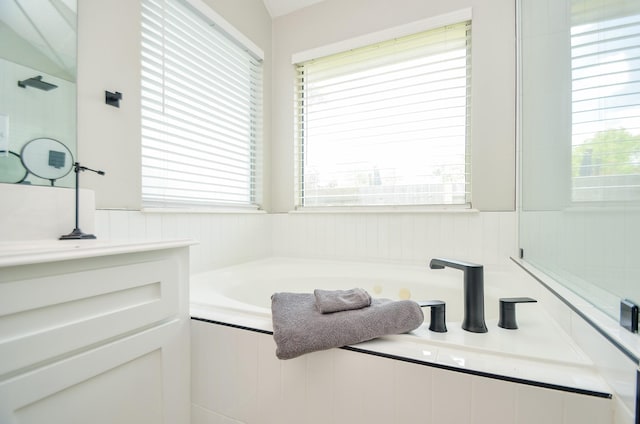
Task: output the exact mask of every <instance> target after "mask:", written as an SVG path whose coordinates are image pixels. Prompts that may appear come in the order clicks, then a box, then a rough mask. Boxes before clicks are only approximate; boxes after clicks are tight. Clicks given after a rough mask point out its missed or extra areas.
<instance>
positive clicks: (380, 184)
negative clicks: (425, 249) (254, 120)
mask: <svg viewBox="0 0 640 424" xmlns="http://www.w3.org/2000/svg"><path fill="white" fill-rule="evenodd" d="M470 66H471V22H470V21H466V22H462V23H458V24H454V25H449V26H445V27H441V28H437V29H434V30H429V31H426V32H422V33H419V34H414V35H410V36H406V37H402V38H397V39H394V40H390V41H387V42H382V43H378V44H374V45H370V46H366V47H362V48H357V49H353V50H350V51H347V52H344V53H339V54H335V55H331V56H326V57H321V58H318V59H314V60H309V61H305V62H303V63H299V64H297V65H296V68H297V81H296V94H297V97H296V102H297V103H296V107H297V114H296V128H297V135H296V138H297V143H296V145H297V148H298V151H297V156H298V163H297V188H296V191H297V206H299V207H324V206H372V205H454V204H468V203H469V202H470V200H471V199H470V187H471V182H470V131H469V128H470V104H471V103H470V92H471V68H470Z"/></svg>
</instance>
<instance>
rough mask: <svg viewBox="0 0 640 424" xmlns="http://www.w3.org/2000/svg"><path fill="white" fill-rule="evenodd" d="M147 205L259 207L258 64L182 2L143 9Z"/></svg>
mask: <svg viewBox="0 0 640 424" xmlns="http://www.w3.org/2000/svg"><path fill="white" fill-rule="evenodd" d="M142 15H143V16H142V49H141V50H142V81H141V86H142V93H141V94H142V95H141V99H142V101H141V105H142V196H143V204H144V205H145V206H148V207H156V206H162V207H173V206H177V207H182V206H220V205H231V206H234V207H237V206H243V207H259V203H260V199H261V192H260V188H259V187H260V184H259V183H260V181H261V177H260V175H259V173H260V163H259V161H260V155H261V153H260V134H261V132H262V118H261V113H262V112H261V109H262V63H261V62H260V61H258V60H257V59H255V57H254V56H253V55H251V54H250V53H249V52H248V51H247V49H245V48H243V47H241V46H240V45H239V44H238V42H237V41H235V40H232V39H230V38H229V36H228V34H227V33H223V32H221V31H220V30H219V29H218V28H217V26H216V25H215V23H212V22H210V21H209V20H208V18H206V17H204V16H203V15H201V14H200V13H199V12H196V11H195V9H193V8H191V7H190V6H189V5H188V4H187V3H183V0H143V4H142Z"/></svg>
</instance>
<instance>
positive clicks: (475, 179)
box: [271, 0, 516, 212]
mask: <svg viewBox="0 0 640 424" xmlns="http://www.w3.org/2000/svg"><path fill="white" fill-rule="evenodd" d="M468 7H471V8H472V14H473V24H472V25H473V29H472V43H473V44H472V45H473V47H472V51H473V53H472V55H473V59H472V60H473V62H472V86H473V89H472V130H471V132H472V144H473V147H472V149H473V151H472V154H473V169H472V187H473V188H472V197H473V206H474V207H475V208H477V209H480V210H485V211H507V210H515V96H516V92H515V75H516V71H515V70H516V68H515V65H516V60H515V2H514V1H513V0H450V1H446V2H444V1H438V2H436V1H424V0H394V1H390V0H348V1H345V0H326V1H324V2H321V3H318V4H315V5H313V6H311V7H308V8H306V9H302V10H300V11H298V12H294V13H292V14H289V15H285V16H283V17H280V18H277V19H275V20H274V22H273V45H274V50H273V54H274V56H273V92H274V93H277V95H276V96H273V102H272V109H273V124H272V125H273V130H272V182H271V184H272V194H273V198H272V211H274V212H285V211H289V210H292V209H293V205H294V203H293V202H294V201H293V199H294V188H293V184H294V174H293V172H294V171H293V170H294V167H293V164H294V162H293V160H294V157H293V156H294V144H293V143H294V139H293V128H294V125H293V99H294V95H293V81H294V68H293V65H292V64H291V56H292V55H293V54H295V53H298V52H301V51H305V50H309V49H312V48H316V47H320V46H324V45H327V44H332V43H336V42H339V41H343V40H348V39H351V38H355V37H358V36H362V35H364V34H367V33H371V32H378V31H382V30H385V29H388V28H392V27H395V26H400V25H403V24H408V23H412V22H415V21H419V20H423V19H425V18H429V17H433V16H438V15H442V14H445V13H449V12H453V11H457V10H460V9H464V8H468Z"/></svg>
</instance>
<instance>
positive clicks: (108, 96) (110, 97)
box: [104, 91, 122, 107]
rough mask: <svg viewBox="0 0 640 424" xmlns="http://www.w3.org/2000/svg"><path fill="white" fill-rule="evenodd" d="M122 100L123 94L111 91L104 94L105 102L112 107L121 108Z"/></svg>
mask: <svg viewBox="0 0 640 424" xmlns="http://www.w3.org/2000/svg"><path fill="white" fill-rule="evenodd" d="M120 100H122V93H119V92H117V91H116V92H115V93H112V92H110V91H105V92H104V102H105V103H106V104H108V105H110V106H115V107H120Z"/></svg>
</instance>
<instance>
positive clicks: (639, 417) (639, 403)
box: [635, 371, 640, 424]
mask: <svg viewBox="0 0 640 424" xmlns="http://www.w3.org/2000/svg"><path fill="white" fill-rule="evenodd" d="M635 423H636V424H640V371H636V419H635Z"/></svg>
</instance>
